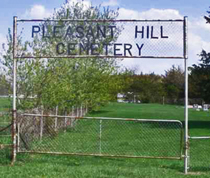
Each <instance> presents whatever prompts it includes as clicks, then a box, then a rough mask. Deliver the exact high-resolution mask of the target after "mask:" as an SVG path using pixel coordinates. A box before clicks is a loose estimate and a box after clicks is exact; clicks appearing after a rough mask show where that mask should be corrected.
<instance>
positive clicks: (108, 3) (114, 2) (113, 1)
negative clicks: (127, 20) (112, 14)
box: [102, 0, 119, 6]
mask: <svg viewBox="0 0 210 178" xmlns="http://www.w3.org/2000/svg"><path fill="white" fill-rule="evenodd" d="M118 5H119V3H118V2H117V0H109V1H106V2H103V3H102V6H118Z"/></svg>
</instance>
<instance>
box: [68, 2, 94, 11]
mask: <svg viewBox="0 0 210 178" xmlns="http://www.w3.org/2000/svg"><path fill="white" fill-rule="evenodd" d="M77 3H79V4H81V5H83V8H84V10H86V9H88V8H89V7H91V2H90V1H89V0H68V1H67V3H66V4H65V5H64V7H66V8H67V7H71V6H73V5H75V4H77Z"/></svg>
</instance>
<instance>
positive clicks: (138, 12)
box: [0, 0, 210, 74]
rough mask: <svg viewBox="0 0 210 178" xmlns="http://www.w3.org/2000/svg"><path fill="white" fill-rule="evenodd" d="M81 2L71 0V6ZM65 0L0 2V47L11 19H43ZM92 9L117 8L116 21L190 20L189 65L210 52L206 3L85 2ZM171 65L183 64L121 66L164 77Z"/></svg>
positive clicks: (159, 0)
mask: <svg viewBox="0 0 210 178" xmlns="http://www.w3.org/2000/svg"><path fill="white" fill-rule="evenodd" d="M72 1H74V2H76V1H80V0H70V3H71V2H72ZM64 2H65V0H1V6H0V22H1V25H0V43H2V42H5V36H6V34H7V30H8V28H9V27H12V19H13V16H15V15H16V16H18V17H20V18H42V17H46V16H48V15H49V14H50V13H52V11H53V9H54V8H59V7H60V6H61V5H62V4H63V3H64ZM84 3H86V4H91V3H92V5H99V4H102V5H103V6H106V5H109V6H110V8H113V9H116V8H118V7H119V8H120V10H119V12H120V17H119V18H137V19H138V18H147V19H149V18H150V19H155V18H165V19H167V18H170V19H171V18H174V19H177V18H183V16H188V19H189V32H188V34H189V64H190V65H191V64H193V63H197V62H198V59H199V58H198V56H197V54H198V53H199V52H200V51H201V49H206V50H207V51H210V38H209V36H210V24H206V23H205V21H204V19H203V15H207V13H206V11H207V10H210V9H209V6H210V1H209V0H144V1H143V0H129V1H128V0H104V1H102V0H92V1H90V0H84ZM172 64H176V65H181V66H183V61H180V60H179V61H175V60H169V61H167V62H165V61H163V60H159V61H157V60H155V61H154V60H153V65H152V66H151V65H150V63H149V62H148V60H146V59H144V60H131V59H130V60H124V61H123V65H125V66H127V67H131V68H134V67H135V68H137V70H138V71H139V72H140V71H143V72H146V73H148V72H153V71H155V72H156V73H159V74H161V73H164V70H167V69H168V68H170V66H171V65H172Z"/></svg>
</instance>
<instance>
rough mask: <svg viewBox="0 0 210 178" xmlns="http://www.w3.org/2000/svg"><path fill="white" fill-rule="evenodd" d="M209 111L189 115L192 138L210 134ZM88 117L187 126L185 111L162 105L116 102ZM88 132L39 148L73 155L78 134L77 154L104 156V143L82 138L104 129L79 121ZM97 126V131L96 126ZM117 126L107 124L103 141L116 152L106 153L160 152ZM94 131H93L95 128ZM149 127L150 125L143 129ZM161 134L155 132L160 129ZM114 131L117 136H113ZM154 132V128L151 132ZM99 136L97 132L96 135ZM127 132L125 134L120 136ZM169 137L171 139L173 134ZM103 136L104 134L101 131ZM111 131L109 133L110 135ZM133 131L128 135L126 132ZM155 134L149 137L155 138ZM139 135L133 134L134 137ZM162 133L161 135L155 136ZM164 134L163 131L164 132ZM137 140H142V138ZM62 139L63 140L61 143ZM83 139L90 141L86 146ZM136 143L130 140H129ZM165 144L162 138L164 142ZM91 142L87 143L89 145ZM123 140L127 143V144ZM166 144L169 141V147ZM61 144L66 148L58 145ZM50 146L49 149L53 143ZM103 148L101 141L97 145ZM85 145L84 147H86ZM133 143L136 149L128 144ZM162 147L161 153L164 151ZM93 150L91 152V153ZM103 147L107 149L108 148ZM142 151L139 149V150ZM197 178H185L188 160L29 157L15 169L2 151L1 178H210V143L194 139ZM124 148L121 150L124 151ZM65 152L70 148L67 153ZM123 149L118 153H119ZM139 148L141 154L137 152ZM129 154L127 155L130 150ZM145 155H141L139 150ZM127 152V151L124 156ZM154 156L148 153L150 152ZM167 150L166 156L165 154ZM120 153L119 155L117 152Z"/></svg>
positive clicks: (44, 143)
mask: <svg viewBox="0 0 210 178" xmlns="http://www.w3.org/2000/svg"><path fill="white" fill-rule="evenodd" d="M209 114H210V113H209V112H203V111H199V112H198V111H194V110H189V120H190V122H189V124H190V134H191V136H202V135H210V117H209ZM88 116H93V117H101V116H103V117H118V118H138V119H141V118H142V119H173V120H174V119H176V120H181V121H184V108H183V107H182V106H174V105H164V106H163V105H158V104H124V103H110V104H109V105H107V106H105V107H102V108H101V109H100V110H99V111H97V112H92V113H90V114H89V115H88ZM79 126H80V128H81V126H83V127H82V128H84V130H77V129H76V128H75V129H74V130H71V129H69V130H67V132H66V133H59V134H58V136H57V137H55V138H54V144H53V143H52V142H51V141H49V142H48V141H47V138H45V139H46V140H43V141H42V143H40V145H38V146H37V147H39V148H42V147H43V146H47V147H52V148H56V149H57V150H59V149H60V151H64V150H66V149H68V147H69V150H71V149H72V148H73V147H72V142H71V137H72V135H73V134H74V135H76V136H77V137H74V139H75V138H76V141H75V142H76V145H77V149H76V150H77V151H78V150H79V149H80V148H81V147H83V148H87V149H86V152H87V153H88V152H90V151H92V150H95V151H98V148H99V147H98V146H99V145H98V144H97V145H94V143H95V142H92V140H90V139H89V137H88V134H87V135H86V137H81V134H82V133H85V131H86V130H85V128H91V129H90V130H94V128H95V129H98V123H95V124H94V125H91V124H90V123H85V122H84V121H81V122H78V125H77V127H79ZM95 126H97V127H95ZM123 126H126V127H122V125H121V123H118V122H113V123H112V124H110V123H109V124H107V125H104V127H107V128H108V130H107V132H108V133H104V134H105V135H107V136H106V137H104V138H103V137H102V138H103V139H104V142H102V144H106V141H107V140H111V141H112V143H113V144H112V145H111V147H110V148H109V147H108V148H107V146H106V147H105V149H104V150H102V153H103V151H104V152H106V151H107V150H111V149H112V150H113V152H114V151H115V150H122V151H121V152H120V153H121V154H123V153H125V154H128V153H130V154H131V153H134V152H135V151H136V154H137V153H138V154H142V153H143V151H145V150H146V151H149V152H153V154H157V153H158V152H160V150H155V149H153V146H154V145H153V144H152V145H151V146H149V147H148V148H145V149H144V150H141V148H142V146H143V145H144V144H142V145H141V142H140V141H139V140H138V139H137V140H136V142H135V143H137V144H135V143H134V140H132V138H133V137H134V136H135V133H137V134H140V131H139V129H138V128H139V127H137V126H136V125H135V126H132V127H131V128H132V130H130V131H126V128H127V127H128V126H127V125H123ZM92 127H93V128H92ZM144 128H146V125H145V126H144V127H142V129H144ZM154 129H155V128H154ZM110 130H112V131H110ZM145 130H148V129H145ZM95 131H96V130H95ZM120 131H123V132H120ZM167 131H168V132H166V133H165V135H167V134H170V133H171V132H170V131H169V130H167ZM97 132H98V130H97ZM105 132H106V131H105ZM126 132H127V133H126ZM152 132H153V131H152V129H151V128H150V131H148V133H147V134H146V135H150V134H152ZM94 133H96V132H92V133H89V134H90V137H91V139H98V135H94ZM120 133H124V134H125V133H126V134H125V136H123V135H122V136H121V135H120ZM129 133H133V135H132V134H131V135H130V134H129ZM154 133H157V132H153V134H154ZM158 133H159V132H158ZM152 137H153V139H154V141H158V140H157V139H158V138H159V137H158V135H156V134H154V135H153V136H152ZM137 138H139V139H142V138H141V137H139V135H137ZM169 138H170V137H167V136H165V137H164V138H162V140H160V141H161V142H160V144H161V145H162V148H165V146H166V147H167V146H168V148H167V149H170V146H171V147H172V146H173V145H172V143H173V142H170V139H169ZM56 139H57V141H56ZM81 139H84V140H83V141H81ZM129 139H130V140H129ZM159 139H160V138H159ZM85 140H86V142H85ZM119 141H122V142H123V144H122V143H121V142H119ZM164 141H165V142H164ZM57 142H59V143H60V144H58V145H56V143H57ZM49 143H50V145H47V144H49ZM97 143H98V142H97ZM82 144H83V145H82ZM129 144H131V147H130V150H129V147H128V145H129ZM161 145H160V147H159V148H161ZM90 146H91V149H90ZM102 146H103V145H102ZM138 146H139V147H138ZM190 146H191V149H190V152H191V155H192V156H191V160H190V164H191V172H192V173H191V174H189V175H187V176H186V175H184V174H183V169H184V163H183V160H181V161H180V160H160V159H158V160H156V159H137V158H130V159H129V158H106V157H103V158H101V157H91V156H87V157H85V156H55V155H54V156H51V155H28V154H19V155H18V159H17V162H16V164H15V166H13V167H10V166H8V160H9V152H8V150H1V152H0V172H1V176H0V177H21V178H22V177H50V178H51V177H78V178H83V177H87V178H88V177H96V178H98V177H113V178H114V177H122V178H127V177H130V178H135V177H148V178H153V177H158V178H159V177H165V178H171V177H172V178H173V177H206V178H207V177H210V156H209V155H210V154H209V153H210V140H194V141H191V145H190ZM118 147H120V148H118ZM64 148H65V149H64ZM116 148H118V149H116ZM134 148H135V149H134ZM125 150H126V151H125ZM139 150H140V151H139ZM123 151H124V152H123ZM149 152H148V153H149ZM165 152H166V150H164V151H163V153H165ZM115 154H116V153H115Z"/></svg>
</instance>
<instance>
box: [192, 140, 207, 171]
mask: <svg viewBox="0 0 210 178" xmlns="http://www.w3.org/2000/svg"><path fill="white" fill-rule="evenodd" d="M209 152H210V137H208V138H205V137H200V138H199V137H197V138H196V137H195V138H194V139H190V164H189V167H190V169H189V171H190V172H196V173H197V174H199V173H200V174H203V173H206V172H207V171H209V170H210V160H209Z"/></svg>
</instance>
